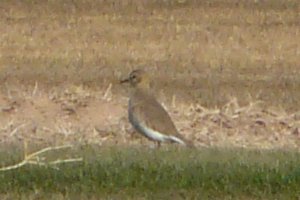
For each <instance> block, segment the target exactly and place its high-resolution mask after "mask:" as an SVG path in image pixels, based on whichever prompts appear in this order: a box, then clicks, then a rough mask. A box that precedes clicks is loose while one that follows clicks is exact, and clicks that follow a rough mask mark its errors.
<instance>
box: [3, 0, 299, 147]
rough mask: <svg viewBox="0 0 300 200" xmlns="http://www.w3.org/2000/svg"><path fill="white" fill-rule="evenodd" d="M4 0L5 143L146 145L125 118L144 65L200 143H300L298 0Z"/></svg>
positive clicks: (188, 133) (187, 131)
mask: <svg viewBox="0 0 300 200" xmlns="http://www.w3.org/2000/svg"><path fill="white" fill-rule="evenodd" d="M63 2H64V3H62V1H58V0H53V1H34V0H24V1H17V0H2V1H1V2H0V11H1V12H0V27H1V29H0V33H1V34H0V42H1V43H0V49H1V50H0V84H1V86H0V142H1V145H2V144H9V145H10V144H12V143H19V142H23V141H24V140H26V141H27V142H29V143H40V142H41V143H49V144H62V143H63V144H65V143H71V144H78V143H79V144H82V143H97V144H105V143H107V144H128V143H130V144H131V145H134V144H140V143H142V144H147V145H148V144H149V142H148V141H147V140H146V139H143V138H141V137H138V136H136V134H135V133H134V134H132V133H133V131H132V129H131V127H130V125H129V124H128V122H127V113H126V104H127V97H126V94H127V89H126V88H124V87H123V86H120V85H119V84H118V80H119V79H120V78H121V77H124V76H126V75H127V74H128V73H129V72H130V70H132V69H135V68H144V69H146V70H147V71H149V73H150V74H151V75H152V76H153V79H154V80H155V81H154V83H153V87H154V89H155V90H156V94H157V96H158V98H159V99H160V101H161V102H162V103H163V104H164V105H165V106H166V108H167V109H168V111H169V112H170V114H171V115H172V117H173V119H174V121H175V123H176V125H177V127H178V129H179V130H180V131H181V132H182V134H184V135H186V136H187V137H188V138H190V139H194V140H195V143H196V144H197V145H199V146H229V147H232V146H239V147H249V148H297V149H298V148H299V147H300V109H299V106H300V59H299V58H300V2H299V0H264V1H254V0H210V1H209V0H199V1H196V0H194V1H192V0H177V1H176V0H165V1H154V0H153V1H150V0H148V1H147V0H143V1H139V0H127V1H126V0H111V1H104V0H103V1H100V0H96V1H95V0H86V1H83V0H81V1H80V0H75V1H63Z"/></svg>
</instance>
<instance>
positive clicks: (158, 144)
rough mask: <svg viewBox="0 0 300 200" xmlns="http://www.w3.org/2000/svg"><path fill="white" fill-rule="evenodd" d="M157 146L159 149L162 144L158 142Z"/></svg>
mask: <svg viewBox="0 0 300 200" xmlns="http://www.w3.org/2000/svg"><path fill="white" fill-rule="evenodd" d="M156 145H157V148H158V149H159V148H160V142H158V141H157V143H156Z"/></svg>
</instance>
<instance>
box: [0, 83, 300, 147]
mask: <svg viewBox="0 0 300 200" xmlns="http://www.w3.org/2000/svg"><path fill="white" fill-rule="evenodd" d="M112 87H113V86H109V87H108V88H107V89H106V90H103V91H96V90H91V89H90V88H85V87H83V86H69V87H65V88H54V89H53V90H52V91H51V92H47V91H43V90H40V89H38V85H36V86H35V87H34V88H33V89H32V90H26V91H25V90H24V89H23V90H20V89H18V88H16V89H14V90H8V91H7V92H6V93H7V94H4V93H2V94H1V96H0V101H1V102H0V103H1V108H0V141H1V143H2V144H3V145H7V144H14V143H19V142H20V143H23V141H26V142H27V143H31V144H36V143H37V144H47V145H62V144H71V145H76V144H98V145H104V144H108V145H114V144H123V145H124V144H128V145H135V144H138V145H149V146H151V145H152V143H151V142H150V141H148V140H147V139H145V138H143V137H141V136H139V134H138V133H136V132H135V131H134V130H133V129H132V128H131V126H130V124H129V123H128V120H127V98H126V96H122V95H120V94H115V93H113V92H112V91H113V90H112ZM160 99H162V98H160ZM162 103H163V105H164V106H165V107H166V108H167V110H168V111H169V112H170V114H171V116H172V118H173V119H174V122H175V124H176V125H177V127H178V129H179V130H180V132H181V133H182V134H183V135H185V136H186V137H187V138H189V139H191V140H193V141H194V143H195V145H196V146H219V147H234V146H235V147H248V148H265V149H272V148H289V149H295V148H296V149H298V148H299V147H300V112H296V113H287V112H285V111H284V110H283V109H282V110H280V109H278V108H277V109H275V108H274V109H272V108H266V107H265V106H264V104H263V103H262V102H255V101H251V102H249V104H248V105H245V106H240V105H239V103H238V101H237V99H236V98H232V100H231V101H230V102H228V103H227V104H226V105H224V106H223V107H220V108H215V109H208V108H205V107H203V106H201V105H200V104H191V105H187V104H184V103H182V102H180V101H178V102H177V100H176V96H174V97H173V100H172V101H171V102H168V101H163V102H162Z"/></svg>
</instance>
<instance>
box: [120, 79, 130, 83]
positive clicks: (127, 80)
mask: <svg viewBox="0 0 300 200" xmlns="http://www.w3.org/2000/svg"><path fill="white" fill-rule="evenodd" d="M128 82H129V78H126V79H123V80H121V81H120V83H121V84H123V83H128Z"/></svg>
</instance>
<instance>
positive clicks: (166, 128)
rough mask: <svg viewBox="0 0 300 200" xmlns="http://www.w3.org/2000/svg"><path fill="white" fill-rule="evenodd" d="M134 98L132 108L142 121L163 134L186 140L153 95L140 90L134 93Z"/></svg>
mask: <svg viewBox="0 0 300 200" xmlns="http://www.w3.org/2000/svg"><path fill="white" fill-rule="evenodd" d="M142 96H143V97H142ZM145 96H146V98H145ZM133 98H134V100H133V102H134V104H132V107H131V109H132V112H133V114H134V116H135V117H136V118H137V119H140V122H141V123H143V124H144V125H145V126H147V127H149V128H151V129H153V130H155V131H158V132H160V133H162V134H165V135H168V136H175V137H178V138H179V139H182V140H184V138H183V136H182V135H180V133H179V132H178V131H177V129H176V127H175V125H174V123H173V121H172V119H171V117H170V115H169V114H168V113H167V111H166V110H165V109H164V108H163V107H162V105H161V104H160V103H158V102H157V100H156V99H155V98H154V97H153V96H151V95H148V94H144V93H141V92H140V93H139V94H136V95H134V96H133ZM184 141H185V140H184Z"/></svg>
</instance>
